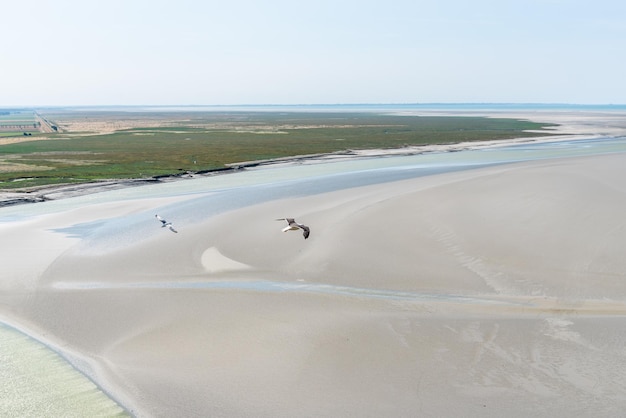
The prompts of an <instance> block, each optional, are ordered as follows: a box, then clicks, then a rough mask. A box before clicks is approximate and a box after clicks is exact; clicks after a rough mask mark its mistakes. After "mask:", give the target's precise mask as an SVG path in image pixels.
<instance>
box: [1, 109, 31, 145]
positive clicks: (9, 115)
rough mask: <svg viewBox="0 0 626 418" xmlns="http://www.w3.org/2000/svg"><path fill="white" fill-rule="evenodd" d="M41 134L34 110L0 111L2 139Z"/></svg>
mask: <svg viewBox="0 0 626 418" xmlns="http://www.w3.org/2000/svg"><path fill="white" fill-rule="evenodd" d="M36 132H39V126H38V123H37V119H36V117H35V112H33V111H32V110H2V109H0V138H3V137H4V138H6V137H18V136H23V135H24V134H25V133H26V134H27V135H32V134H33V133H36Z"/></svg>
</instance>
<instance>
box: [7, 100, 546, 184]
mask: <svg viewBox="0 0 626 418" xmlns="http://www.w3.org/2000/svg"><path fill="white" fill-rule="evenodd" d="M88 117H89V118H90V120H94V119H96V120H107V121H110V120H112V119H114V118H115V117H125V118H128V117H129V116H128V115H127V114H126V115H117V116H116V115H114V114H111V113H107V112H104V113H99V114H89V115H88ZM46 118H47V119H49V120H54V121H55V123H57V124H59V125H62V124H63V120H60V119H59V118H74V121H76V120H77V118H78V119H80V118H87V116H85V115H76V114H74V115H72V114H70V115H68V114H63V115H46ZM98 118H100V119H98ZM133 118H137V119H141V121H142V122H143V123H142V124H140V125H141V127H136V128H132V129H125V130H120V131H115V132H113V133H108V134H94V133H89V132H85V133H84V134H76V133H73V134H71V135H70V134H62V133H54V134H49V139H47V140H38V141H24V142H19V143H13V144H7V145H2V146H0V189H16V188H21V189H23V188H27V187H33V186H42V185H50V184H59V183H76V182H90V181H96V180H102V179H137V178H150V177H155V176H164V175H175V174H179V173H181V172H187V171H190V172H199V171H207V170H216V169H223V168H224V167H225V166H226V165H227V164H233V163H237V162H242V161H252V160H265V159H273V158H280V157H289V156H297V155H308V154H320V153H330V152H338V151H343V150H350V149H353V150H356V149H378V148H398V147H404V146H414V145H426V144H447V143H458V142H465V141H485V140H496V139H509V138H521V137H531V136H534V137H536V136H540V135H543V134H545V135H548V134H551V133H550V131H543V133H538V132H537V131H540V130H542V129H546V128H550V127H551V126H552V125H547V124H539V123H534V122H529V121H525V120H515V119H494V118H483V117H420V116H392V115H380V114H374V113H334V112H333V113H285V112H232V113H226V112H224V113H218V112H190V113H188V114H184V115H181V114H179V113H172V114H166V113H157V114H154V113H151V114H144V115H133ZM68 120H69V119H68ZM164 122H166V123H164ZM531 131H532V132H531Z"/></svg>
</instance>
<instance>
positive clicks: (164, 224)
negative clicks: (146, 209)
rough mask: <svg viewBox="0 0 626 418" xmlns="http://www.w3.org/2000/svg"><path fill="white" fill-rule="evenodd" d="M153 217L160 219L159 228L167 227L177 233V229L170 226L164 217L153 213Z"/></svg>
mask: <svg viewBox="0 0 626 418" xmlns="http://www.w3.org/2000/svg"><path fill="white" fill-rule="evenodd" d="M154 217H155V218H157V219H158V220H159V221H161V228H165V227H168V228H169V229H170V231H172V232H176V233H178V231H177V230H175V229H174V227H173V226H172V223H171V222H168V221H166V220H165V219H163V218H161V217H160V216H159V215H154Z"/></svg>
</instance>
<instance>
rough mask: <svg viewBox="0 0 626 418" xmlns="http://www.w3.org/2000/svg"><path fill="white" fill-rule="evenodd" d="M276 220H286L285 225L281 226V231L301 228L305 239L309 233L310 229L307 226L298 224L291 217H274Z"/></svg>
mask: <svg viewBox="0 0 626 418" xmlns="http://www.w3.org/2000/svg"><path fill="white" fill-rule="evenodd" d="M276 220H277V221H287V226H286V227H284V228H283V232H287V231H296V230H298V229H301V230H302V231H303V232H302V235H304V239H307V238H308V237H309V235H310V234H311V230H310V229H309V227H308V226H306V225H302V224H299V223H298V222H296V221H295V220H294V219H293V218H280V219H276Z"/></svg>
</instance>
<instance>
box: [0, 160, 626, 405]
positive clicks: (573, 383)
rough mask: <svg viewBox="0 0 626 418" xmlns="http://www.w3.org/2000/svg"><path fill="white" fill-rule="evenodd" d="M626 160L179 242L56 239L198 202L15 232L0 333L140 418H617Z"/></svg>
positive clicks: (428, 192)
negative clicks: (294, 226) (45, 348)
mask: <svg viewBox="0 0 626 418" xmlns="http://www.w3.org/2000/svg"><path fill="white" fill-rule="evenodd" d="M625 160H626V155H625V154H614V155H602V156H591V157H577V158H568V159H559V160H543V161H535V162H525V163H517V164H508V165H502V166H496V167H490V168H483V169H476V170H469V171H463V172H456V173H447V174H441V175H434V176H428V177H421V178H416V179H411V180H404V181H398V182H393V183H386V184H380V185H372V186H365V187H358V188H352V189H348V190H341V191H336V192H330V193H322V194H317V195H312V196H305V197H298V198H290V199H281V200H276V201H269V202H266V203H261V204H258V205H252V206H247V207H244V208H241V209H237V210H232V211H228V212H225V213H222V214H219V215H215V216H211V217H209V218H207V219H205V220H203V221H201V222H198V223H195V224H193V225H177V226H178V227H179V231H180V232H179V233H178V234H173V233H171V232H170V231H168V230H166V229H165V230H161V229H159V228H158V226H156V225H155V229H156V230H155V231H152V230H150V231H149V232H146V233H145V234H142V235H140V236H129V235H128V234H125V232H124V230H123V229H121V228H122V226H120V227H119V228H120V230H119V231H116V232H115V233H112V234H111V236H112V237H113V238H112V239H110V240H108V241H107V240H105V241H102V240H99V239H96V238H94V237H91V238H90V237H89V236H87V238H85V237H83V238H82V239H81V238H80V237H79V236H80V234H78V235H72V234H62V233H59V232H58V231H59V229H62V228H64V227H71V226H73V225H76V224H84V225H91V224H90V223H93V222H102V221H103V220H106V219H116V218H124V217H128V216H131V215H136V214H142V213H144V212H145V213H146V214H151V211H152V210H154V209H155V208H157V209H158V208H163V207H170V206H168V205H169V204H170V203H174V202H184V201H186V199H193V196H176V197H172V198H161V199H136V200H132V199H131V200H125V201H120V202H110V203H107V204H98V205H93V206H90V205H85V206H83V207H80V208H76V209H72V210H69V211H57V212H55V213H49V214H44V215H41V216H37V217H34V218H28V219H26V220H21V221H16V222H10V223H2V224H0V231H1V233H2V237H3V240H5V242H10V243H11V244H10V246H8V247H7V248H5V250H4V256H5V257H6V261H5V259H4V258H3V264H2V267H1V268H2V277H3V278H4V279H3V280H2V282H1V283H0V290H1V292H0V299H1V302H2V303H1V306H2V308H1V310H0V314H1V315H2V318H3V319H4V320H6V321H7V322H11V323H13V324H19V325H20V327H21V328H23V329H25V330H26V331H28V332H29V333H30V334H31V335H33V336H35V337H36V338H38V339H39V340H41V341H44V342H46V343H47V344H48V345H50V346H51V347H55V348H56V349H58V350H60V351H62V352H64V353H65V354H66V355H67V357H69V358H71V359H73V361H74V363H75V365H76V366H77V367H79V368H80V369H81V370H82V371H84V372H85V373H86V374H88V375H90V376H92V378H93V380H94V381H95V382H97V383H98V384H99V385H100V386H101V387H102V388H103V389H105V390H106V391H107V392H108V393H110V394H111V395H112V396H113V397H114V398H115V399H116V400H117V401H118V402H120V403H121V404H123V405H124V406H125V407H126V408H127V409H128V410H129V411H131V412H132V413H134V414H136V415H137V416H163V417H165V416H229V417H232V416H241V417H245V416H255V417H288V416H289V417H291V416H405V417H413V416H481V417H484V416H494V417H496V416H498V417H500V416H519V417H526V416H546V417H547V416H603V417H612V416H618V415H620V414H621V413H622V411H623V409H624V407H626V389H624V388H625V387H626V352H624V349H623V347H624V346H625V345H626V333H625V332H624V330H625V329H624V317H625V314H626V286H624V282H625V279H626V273H625V272H626V257H623V255H622V253H623V249H624V248H626V234H625V229H626V221H624V220H623V214H624V213H625V209H626V185H624V183H623V181H622V180H623V178H624V176H625V175H626V164H624V162H625ZM150 216H153V215H150ZM284 216H295V217H296V218H297V220H299V221H301V222H303V223H305V224H307V225H309V226H310V227H311V230H312V232H311V236H310V238H309V239H307V240H304V239H303V237H302V235H301V234H300V233H299V232H288V233H282V232H281V231H280V229H281V228H282V226H283V225H282V224H281V223H278V222H275V221H274V219H276V218H279V217H284ZM261 220H262V221H261ZM55 231H57V232H55ZM146 231H148V230H146Z"/></svg>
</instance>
